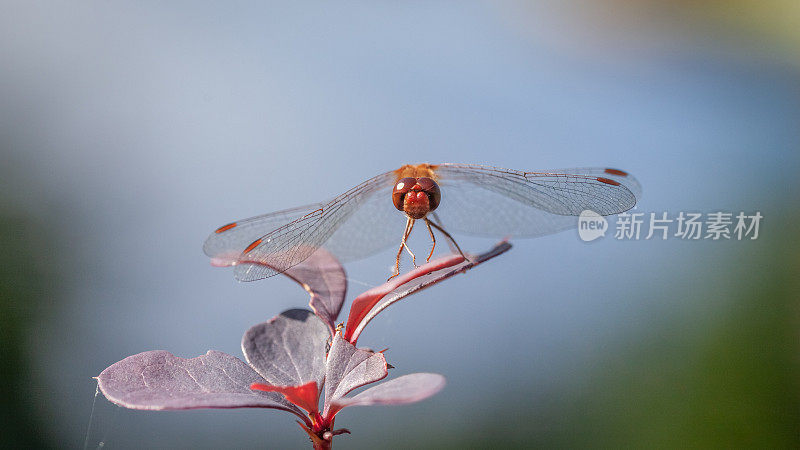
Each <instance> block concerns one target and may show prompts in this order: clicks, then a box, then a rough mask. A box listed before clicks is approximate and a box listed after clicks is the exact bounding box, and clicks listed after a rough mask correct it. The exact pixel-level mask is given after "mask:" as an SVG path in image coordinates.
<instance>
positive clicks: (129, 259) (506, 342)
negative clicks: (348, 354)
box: [0, 0, 800, 448]
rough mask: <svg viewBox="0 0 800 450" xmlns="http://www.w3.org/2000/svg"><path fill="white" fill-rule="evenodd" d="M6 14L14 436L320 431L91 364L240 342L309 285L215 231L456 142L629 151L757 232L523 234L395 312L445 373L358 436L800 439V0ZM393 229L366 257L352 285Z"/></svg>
mask: <svg viewBox="0 0 800 450" xmlns="http://www.w3.org/2000/svg"><path fill="white" fill-rule="evenodd" d="M2 10H3V12H2V14H0V156H2V160H0V161H1V162H0V339H1V340H0V374H2V380H1V381H2V382H0V395H2V402H1V403H0V421H1V422H0V424H1V425H0V428H2V430H3V431H2V433H0V446H3V447H6V448H10V447H12V446H14V447H18V448H19V447H29V448H30V447H40V448H46V447H64V448H75V447H78V448H80V447H82V446H84V444H86V446H87V447H88V448H96V447H98V446H99V445H101V444H103V445H105V446H106V447H108V448H256V447H258V448H264V447H267V448H307V447H308V441H307V440H306V438H305V437H304V436H303V434H302V433H301V432H300V430H299V429H298V428H297V425H296V424H295V423H293V420H292V419H291V417H290V416H289V415H287V414H282V413H280V412H275V411H264V410H208V411H189V412H141V411H131V410H125V409H121V408H117V407H115V406H113V405H111V404H110V403H109V402H107V401H106V400H105V399H104V398H103V397H102V396H99V397H98V398H97V399H96V404H95V387H96V383H95V381H94V380H93V379H92V377H93V376H96V375H97V374H99V373H100V371H102V370H103V369H104V368H105V367H107V366H109V365H110V364H112V363H114V362H116V361H118V360H120V359H122V358H124V357H126V356H128V355H131V354H134V353H138V352H141V351H145V350H153V349H164V350H169V351H171V352H173V353H174V354H176V355H178V356H182V357H193V356H197V355H200V354H203V353H204V352H205V351H206V350H207V349H217V350H221V351H225V352H228V353H231V354H234V355H237V356H241V352H240V349H239V342H240V339H241V335H242V334H243V333H244V331H245V330H246V329H247V328H248V327H250V326H252V325H254V324H256V323H258V322H262V321H264V320H266V319H268V318H269V317H272V316H274V315H276V314H278V313H279V312H281V311H282V310H284V309H287V308H289V307H295V306H299V305H305V304H306V302H307V296H306V294H305V293H304V291H302V290H301V289H299V288H298V287H297V286H296V285H294V284H293V283H292V282H290V281H288V280H286V279H280V277H276V278H274V279H270V280H266V281H260V282H255V283H246V284H240V283H237V282H235V281H234V279H233V277H232V274H231V273H230V271H229V270H225V269H215V268H212V267H210V266H209V263H208V260H207V258H206V257H205V256H204V255H203V253H202V250H201V247H202V244H203V241H204V239H205V238H206V236H207V235H208V233H209V232H210V231H211V230H213V229H214V228H216V227H218V226H220V225H222V224H224V223H227V222H229V221H231V220H235V219H240V218H244V217H249V216H252V215H256V214H261V213H265V212H269V211H273V210H278V209H283V208H288V207H292V206H296V205H301V204H306V203H310V202H315V201H321V200H323V199H326V198H328V197H332V196H334V195H336V194H338V193H341V192H344V191H345V190H347V189H349V188H350V187H352V186H354V185H355V184H357V183H359V182H360V181H362V180H365V179H367V178H369V177H371V176H373V175H376V174H378V173H381V172H384V171H387V170H391V169H394V168H396V167H398V166H400V165H402V164H405V163H416V162H434V163H435V162H446V161H450V162H470V163H484V164H491V165H497V166H501V167H509V168H515V169H523V170H534V169H552V168H558V167H571V166H595V165H596V166H608V167H619V168H622V169H625V170H627V171H629V172H631V173H633V174H634V175H635V176H636V177H637V178H638V179H639V180H640V182H641V183H642V185H643V188H644V197H643V200H642V202H641V203H640V205H639V206H638V212H644V213H649V212H657V213H660V212H664V211H666V212H669V213H670V214H671V215H675V214H677V213H678V212H680V211H696V212H704V213H708V212H715V211H727V212H733V213H734V214H736V213H738V212H739V211H744V212H746V213H748V214H752V213H755V212H756V211H760V212H761V214H762V215H763V216H764V219H763V221H762V223H761V229H760V235H759V238H758V239H757V240H743V241H737V240H722V241H708V240H701V241H684V240H680V239H678V238H675V237H671V238H670V239H667V240H665V241H662V240H660V239H657V240H644V239H641V240H638V241H636V240H621V241H620V240H615V239H613V238H612V237H609V236H607V237H606V238H604V239H600V240H598V241H595V242H592V243H584V242H582V241H581V240H580V239H578V236H577V233H576V232H575V231H568V232H564V233H560V234H557V235H552V236H547V237H543V238H539V239H534V240H519V241H515V242H514V248H513V249H512V251H511V252H510V253H508V254H506V255H503V256H501V257H499V258H497V259H496V260H493V261H492V262H490V263H487V264H486V265H485V266H481V267H480V268H477V269H476V270H474V271H472V272H470V273H468V274H467V275H466V276H459V277H456V278H453V279H452V280H449V281H447V282H446V283H443V284H442V285H440V286H437V287H434V288H432V289H429V290H427V291H425V292H423V293H420V294H418V295H415V296H414V297H412V298H409V299H408V300H407V301H405V302H404V303H400V304H398V305H396V306H394V307H393V308H391V309H389V310H387V311H386V312H385V313H383V314H382V315H381V316H380V317H379V318H378V320H376V321H374V322H373V323H372V324H371V325H370V327H369V328H368V329H367V330H366V332H365V334H364V335H363V336H362V338H361V339H360V341H359V342H360V343H361V344H363V345H367V346H369V347H373V348H384V347H389V348H390V350H389V351H388V352H387V358H388V360H389V362H390V363H392V364H393V365H394V366H396V367H397V369H395V370H393V371H392V374H390V376H397V375H400V374H404V373H411V372H439V373H442V374H444V375H446V376H447V378H448V386H447V388H446V389H445V390H444V391H443V392H442V393H440V394H439V395H437V396H436V397H434V398H432V399H430V400H427V401H425V402H422V403H419V404H415V405H410V406H398V407H371V408H351V409H348V410H345V411H344V412H343V413H342V414H341V415H340V416H339V420H338V421H337V425H340V426H344V427H347V428H349V429H350V430H351V431H352V432H353V434H352V435H350V436H343V437H339V438H337V442H336V445H337V447H343V448H375V447H378V446H383V447H397V448H402V447H409V446H414V447H417V448H422V447H429V448H445V447H451V448H464V447H497V446H502V447H531V446H542V447H609V446H626V447H653V446H657V447H775V448H779V447H790V448H796V447H798V446H800V431H799V430H798V424H800V382H799V380H798V376H800V361H799V358H798V355H800V353H798V350H799V349H798V347H800V339H798V338H799V337H800V308H798V300H800V295H799V294H800V281H798V280H800V277H798V274H800V270H799V269H800V244H798V232H800V227H798V225H797V224H798V220H800V214H799V213H798V211H797V209H796V206H797V201H796V199H797V195H798V193H799V192H798V187H800V183H798V181H797V174H798V172H799V170H798V169H800V152H799V151H798V150H800V148H799V147H800V127H799V126H798V125H800V56H799V55H800V51H798V48H800V4H798V3H797V2H794V1H791V0H766V1H763V0H762V1H755V0H742V1H736V2H724V1H714V0H705V1H677V2H676V1H655V0H650V1H648V0H640V1H635V0H633V1H632V0H628V1H622V0H605V1H545V2H521V1H510V2H377V3H371V4H365V3H355V2H336V3H335V4H334V3H323V2H310V3H301V2H292V3H290V4H263V3H262V2H253V3H225V4H222V3H210V2H195V1H192V2H181V1H174V2H166V3H164V2H111V3H109V2H84V3H80V4H76V3H73V2H13V1H6V2H4V3H3V7H2ZM611 223H612V226H613V223H614V221H613V220H612V222H611ZM423 238H424V236H423ZM461 239H463V242H462V240H461ZM459 242H460V243H461V244H462V246H466V247H468V248H470V249H473V250H476V251H477V250H481V249H483V248H488V247H489V246H490V245H491V241H487V240H479V239H468V238H460V240H459ZM417 245H423V246H424V245H426V244H425V243H424V242H423V241H418V243H417ZM391 253H392V250H387V251H386V252H384V253H381V254H379V255H376V256H374V257H372V258H370V259H368V260H364V261H361V262H357V263H354V264H350V265H348V267H347V268H348V271H349V274H350V276H351V277H352V279H353V282H352V283H351V285H350V289H351V291H350V295H349V298H350V299H352V297H353V296H354V295H356V294H357V293H359V292H361V291H363V290H364V289H366V286H369V285H375V284H379V283H380V282H381V281H382V280H384V279H385V277H386V273H387V269H388V265H389V264H390V262H391V261H392V260H393V259H392V258H393V256H392V255H391ZM93 404H94V409H93ZM90 424H91V426H90ZM87 430H88V432H87Z"/></svg>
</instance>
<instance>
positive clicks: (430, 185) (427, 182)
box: [417, 177, 442, 212]
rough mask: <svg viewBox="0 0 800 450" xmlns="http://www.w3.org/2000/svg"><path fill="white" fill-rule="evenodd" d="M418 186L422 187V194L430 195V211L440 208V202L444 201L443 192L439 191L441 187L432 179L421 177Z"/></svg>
mask: <svg viewBox="0 0 800 450" xmlns="http://www.w3.org/2000/svg"><path fill="white" fill-rule="evenodd" d="M417 186H419V187H420V190H421V191H422V192H424V193H426V194H428V203H429V205H430V211H433V210H434V209H436V207H437V206H439V202H440V201H441V200H442V192H441V191H440V190H439V185H438V184H436V182H435V181H433V180H432V179H430V178H426V177H421V178H418V179H417ZM430 211H429V212H430Z"/></svg>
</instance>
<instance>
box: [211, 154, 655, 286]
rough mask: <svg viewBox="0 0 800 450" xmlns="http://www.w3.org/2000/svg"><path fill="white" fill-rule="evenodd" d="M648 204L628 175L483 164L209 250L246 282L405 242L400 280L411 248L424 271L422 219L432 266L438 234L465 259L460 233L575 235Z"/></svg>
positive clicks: (378, 181) (402, 171)
mask: <svg viewBox="0 0 800 450" xmlns="http://www.w3.org/2000/svg"><path fill="white" fill-rule="evenodd" d="M640 197H641V186H640V184H639V182H638V181H637V180H636V179H635V178H634V177H633V176H632V175H630V174H628V173H627V172H625V171H623V170H619V169H611V168H598V167H588V168H576V169H562V170H552V171H533V172H524V171H519V170H512V169H503V168H499V167H491V166H483V165H476V164H456V163H443V164H409V165H404V166H402V167H400V168H399V169H396V170H392V171H389V172H385V173H382V174H380V175H378V176H375V177H373V178H370V179H368V180H366V181H364V182H362V183H359V184H358V185H356V186H354V187H353V188H352V189H350V190H348V191H347V192H345V193H343V194H341V195H338V196H336V197H334V198H332V199H330V200H328V201H324V202H321V203H314V204H310V205H305V206H300V207H296V208H291V209H286V210H282V211H277V212H273V213H269V214H264V215H260V216H256V217H251V218H249V219H244V220H239V221H236V222H231V223H228V224H226V225H223V226H221V227H219V228H217V229H216V230H214V231H213V232H212V233H211V235H210V236H209V237H208V239H206V241H205V244H204V245H203V251H204V252H205V254H206V255H208V256H209V257H211V258H212V261H216V262H217V264H218V265H228V266H234V276H235V277H236V279H237V280H239V281H254V280H259V279H263V278H267V277H271V276H274V275H277V274H279V273H283V272H285V271H286V270H288V269H290V268H292V267H294V266H296V265H298V264H300V263H301V262H303V261H304V260H306V259H307V258H308V257H309V256H311V255H312V254H313V253H314V252H315V251H316V250H318V249H319V248H325V249H327V250H328V251H330V252H331V253H333V254H334V255H335V256H336V257H337V258H338V259H339V260H340V261H341V262H348V261H353V260H357V259H361V258H364V257H367V256H370V255H372V254H374V253H377V252H379V251H381V250H384V249H387V248H389V247H391V246H394V245H397V243H398V240H399V241H400V248H399V250H398V252H397V257H396V261H395V268H394V271H393V274H392V276H396V275H397V274H398V273H399V272H400V258H401V254H402V252H403V249H406V251H408V252H409V253H410V254H411V255H412V258H413V261H414V264H416V257H415V256H414V254H413V252H412V251H411V249H409V248H408V245H407V243H406V241H407V240H408V237H409V236H410V234H411V231H412V229H413V227H414V224H415V223H416V222H417V221H423V222H424V223H425V225H426V227H427V230H428V233H429V235H430V238H431V241H432V242H433V246H432V248H431V251H430V253H429V255H428V259H430V257H431V255H433V250H434V248H435V246H436V238H435V234H434V230H436V231H438V232H439V233H441V234H442V235H444V236H445V238H447V240H448V243H449V244H452V245H450V246H451V248H454V250H455V251H457V252H459V253H461V254H462V255H464V252H462V251H461V249H460V247H458V244H457V243H456V241H455V239H454V238H453V237H452V235H451V234H450V232H454V233H462V234H468V235H473V236H483V237H494V238H508V237H515V238H516V237H520V238H528V237H537V236H542V235H547V234H552V233H556V232H559V231H563V230H567V229H570V228H575V227H576V226H577V224H578V220H577V218H576V217H577V216H579V215H580V214H581V212H583V211H584V210H591V211H594V212H596V213H598V214H600V215H602V216H608V215H613V214H619V213H622V212H625V211H628V210H630V209H631V208H633V207H634V206H635V205H636V203H637V201H638V200H639V198H640ZM403 216H405V219H406V220H405V221H403V220H402V217H403ZM403 225H405V228H403ZM464 256H465V257H466V255H464ZM220 262H221V263H220Z"/></svg>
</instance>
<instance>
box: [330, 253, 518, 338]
mask: <svg viewBox="0 0 800 450" xmlns="http://www.w3.org/2000/svg"><path fill="white" fill-rule="evenodd" d="M509 249H511V244H509V243H508V242H506V241H503V242H500V243H498V244H497V245H495V246H494V247H492V249H491V250H489V251H487V252H485V253H482V254H480V255H474V256H471V257H470V260H465V259H464V258H461V257H460V255H450V256H445V257H443V258H439V259H436V260H434V261H431V262H429V263H427V264H425V265H423V266H420V267H418V268H416V269H414V270H412V271H410V272H408V273H406V274H404V275H402V276H400V277H398V278H397V279H395V280H391V281H388V282H386V283H384V284H382V285H381V286H378V287H375V288H372V289H370V290H368V291H366V292H364V293H363V294H361V295H359V296H358V297H357V298H356V299H355V300H353V306H351V307H350V314H349V316H348V318H347V328H346V330H345V333H344V337H345V339H347V340H348V341H350V342H352V343H354V344H355V343H356V342H357V341H358V337H359V335H360V334H361V332H362V331H363V330H364V327H365V326H366V325H367V324H368V323H369V322H370V321H371V320H372V319H374V318H375V316H377V315H378V313H380V312H381V311H383V310H384V309H386V308H387V307H388V306H389V305H391V304H393V303H396V302H397V301H399V300H401V299H403V298H405V297H408V296H409V295H411V294H413V293H415V292H417V291H420V290H422V289H425V288H426V287H430V286H433V285H434V284H436V283H438V282H440V281H442V280H445V279H447V278H450V277H452V276H453V275H457V274H459V273H463V272H466V271H467V270H469V269H471V268H473V267H475V266H477V265H478V264H481V263H483V262H484V261H487V260H489V259H492V258H494V257H495V256H498V255H501V254H503V253H505V252H507V251H508V250H509ZM376 305H377V306H376Z"/></svg>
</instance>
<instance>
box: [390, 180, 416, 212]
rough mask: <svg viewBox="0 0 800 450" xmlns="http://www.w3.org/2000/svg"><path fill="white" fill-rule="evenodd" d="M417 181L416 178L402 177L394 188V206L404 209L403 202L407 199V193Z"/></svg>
mask: <svg viewBox="0 0 800 450" xmlns="http://www.w3.org/2000/svg"><path fill="white" fill-rule="evenodd" d="M416 183H417V180H416V179H415V178H401V179H400V180H399V181H398V182H397V183H396V184H395V185H394V190H392V203H394V207H395V208H397V209H398V210H400V211H403V203H404V201H405V197H406V193H408V191H410V190H411V187H413V186H414V184H416Z"/></svg>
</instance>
